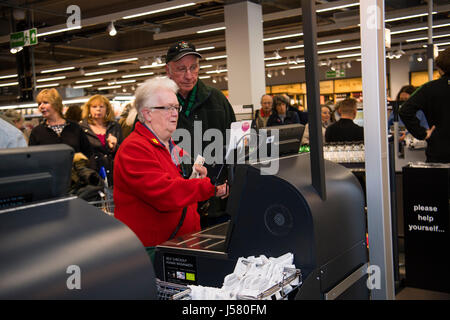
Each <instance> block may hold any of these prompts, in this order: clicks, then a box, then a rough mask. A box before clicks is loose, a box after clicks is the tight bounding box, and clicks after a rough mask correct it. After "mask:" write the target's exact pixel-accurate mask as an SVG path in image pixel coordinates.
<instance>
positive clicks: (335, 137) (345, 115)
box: [325, 98, 364, 142]
mask: <svg viewBox="0 0 450 320" xmlns="http://www.w3.org/2000/svg"><path fill="white" fill-rule="evenodd" d="M356 103H357V102H356V100H355V99H353V98H347V99H345V100H343V101H341V102H339V103H338V105H337V107H336V110H338V112H339V114H340V116H341V117H340V119H339V121H337V122H335V123H333V124H332V125H330V126H329V127H328V128H327V129H326V131H325V142H360V141H364V128H363V127H360V126H358V125H357V124H356V123H354V122H353V120H354V119H355V117H356V112H357V105H356Z"/></svg>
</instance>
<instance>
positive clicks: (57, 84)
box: [36, 83, 59, 89]
mask: <svg viewBox="0 0 450 320" xmlns="http://www.w3.org/2000/svg"><path fill="white" fill-rule="evenodd" d="M57 86H59V83H47V84H42V85H39V86H36V89H40V88H49V87H57Z"/></svg>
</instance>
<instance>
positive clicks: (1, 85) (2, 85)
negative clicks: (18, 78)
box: [0, 82, 19, 87]
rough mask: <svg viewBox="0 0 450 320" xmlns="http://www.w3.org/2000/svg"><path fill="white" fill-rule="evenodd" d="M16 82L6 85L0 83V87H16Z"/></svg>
mask: <svg viewBox="0 0 450 320" xmlns="http://www.w3.org/2000/svg"><path fill="white" fill-rule="evenodd" d="M18 84H19V83H18V82H8V83H0V87H11V86H17V85H18Z"/></svg>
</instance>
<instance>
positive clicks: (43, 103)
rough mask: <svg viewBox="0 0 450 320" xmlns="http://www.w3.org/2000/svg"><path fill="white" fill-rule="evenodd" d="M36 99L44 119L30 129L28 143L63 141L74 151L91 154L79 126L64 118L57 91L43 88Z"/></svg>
mask: <svg viewBox="0 0 450 320" xmlns="http://www.w3.org/2000/svg"><path fill="white" fill-rule="evenodd" d="M36 101H37V103H38V109H39V111H40V112H41V113H42V116H43V118H44V120H43V121H42V122H41V123H40V124H39V125H38V126H36V127H34V128H33V130H32V131H31V134H30V139H29V141H28V145H30V146H36V145H45V144H59V143H64V144H67V145H69V146H71V147H72V148H73V149H74V151H75V152H82V153H83V154H84V155H85V156H86V157H89V156H91V153H92V150H91V145H90V143H89V141H88V138H87V137H86V135H85V134H84V133H83V130H82V129H81V127H80V126H79V125H78V124H77V123H76V122H73V121H70V120H67V119H64V117H63V114H62V110H63V104H62V98H61V96H60V94H59V93H58V91H57V90H56V89H54V88H52V89H44V90H42V91H41V92H39V94H38V95H37V97H36Z"/></svg>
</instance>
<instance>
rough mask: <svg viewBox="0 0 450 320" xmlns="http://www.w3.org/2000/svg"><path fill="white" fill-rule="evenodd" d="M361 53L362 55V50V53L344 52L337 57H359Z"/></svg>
mask: <svg viewBox="0 0 450 320" xmlns="http://www.w3.org/2000/svg"><path fill="white" fill-rule="evenodd" d="M360 55H361V52H360V53H352V54H343V55H341V56H337V57H336V58H338V59H343V58H351V57H359V56H360Z"/></svg>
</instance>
